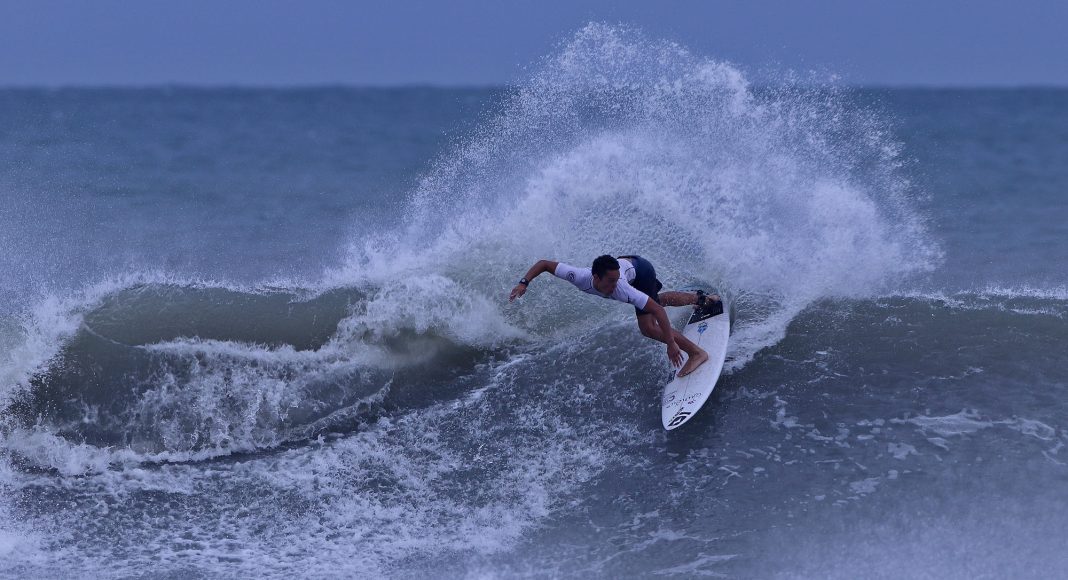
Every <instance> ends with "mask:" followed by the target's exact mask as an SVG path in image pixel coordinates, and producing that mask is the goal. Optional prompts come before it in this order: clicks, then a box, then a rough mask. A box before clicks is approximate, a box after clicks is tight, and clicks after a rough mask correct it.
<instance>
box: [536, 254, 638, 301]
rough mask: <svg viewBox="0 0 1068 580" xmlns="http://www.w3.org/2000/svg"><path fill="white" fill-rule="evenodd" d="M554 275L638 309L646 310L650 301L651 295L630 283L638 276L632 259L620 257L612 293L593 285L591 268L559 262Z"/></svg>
mask: <svg viewBox="0 0 1068 580" xmlns="http://www.w3.org/2000/svg"><path fill="white" fill-rule="evenodd" d="M553 275H554V276H556V277H557V278H563V279H564V280H567V281H568V282H571V283H572V284H574V285H575V287H576V288H578V289H579V290H582V291H583V292H585V293H587V294H593V295H594V296H600V297H601V298H611V299H612V300H619V301H620V302H626V303H627V304H633V305H634V307H635V308H637V309H638V310H645V305H646V304H648V303H649V296H647V295H646V294H645V293H644V292H642V291H641V290H638V289H637V288H635V287H634V286H631V285H630V283H631V282H633V281H634V277H635V276H637V273H636V272H635V271H634V265H633V264H631V263H630V260H625V259H622V258H620V259H619V282H618V283H616V289H615V290H614V291H613V292H612V293H611V294H601V293H600V292H598V291H597V289H596V288H594V287H593V270H591V269H590V268H576V267H574V266H572V265H570V264H565V263H563V262H560V263H558V264H557V266H556V271H555V272H553Z"/></svg>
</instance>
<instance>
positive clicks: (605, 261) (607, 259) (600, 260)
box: [592, 255, 619, 278]
mask: <svg viewBox="0 0 1068 580" xmlns="http://www.w3.org/2000/svg"><path fill="white" fill-rule="evenodd" d="M592 269H593V275H594V276H597V277H598V278H604V275H605V274H607V273H608V271H609V270H618V269H619V261H618V260H616V259H615V258H613V257H612V256H608V255H605V256H597V259H596V260H594V261H593V268H592Z"/></svg>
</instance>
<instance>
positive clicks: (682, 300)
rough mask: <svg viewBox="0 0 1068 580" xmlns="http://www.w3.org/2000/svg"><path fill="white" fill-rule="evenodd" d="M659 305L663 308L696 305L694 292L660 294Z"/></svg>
mask: <svg viewBox="0 0 1068 580" xmlns="http://www.w3.org/2000/svg"><path fill="white" fill-rule="evenodd" d="M660 304H663V305H664V306H692V305H694V304H697V293H696V292H678V291H674V290H672V291H671V292H661V293H660Z"/></svg>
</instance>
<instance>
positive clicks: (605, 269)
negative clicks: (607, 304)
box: [591, 255, 619, 294]
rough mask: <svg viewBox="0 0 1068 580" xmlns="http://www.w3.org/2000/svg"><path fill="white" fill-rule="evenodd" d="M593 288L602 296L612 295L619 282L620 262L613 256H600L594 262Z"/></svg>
mask: <svg viewBox="0 0 1068 580" xmlns="http://www.w3.org/2000/svg"><path fill="white" fill-rule="evenodd" d="M591 270H593V287H594V288H596V289H597V291H598V292H600V293H601V294H611V293H612V292H615V290H616V283H617V282H619V261H618V260H616V259H615V258H613V257H612V256H608V255H605V256H598V257H597V259H596V260H594V261H593V268H591Z"/></svg>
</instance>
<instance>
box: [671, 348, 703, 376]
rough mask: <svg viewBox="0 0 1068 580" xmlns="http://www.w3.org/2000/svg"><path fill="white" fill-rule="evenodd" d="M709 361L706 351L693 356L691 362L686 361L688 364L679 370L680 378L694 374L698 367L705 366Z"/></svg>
mask: <svg viewBox="0 0 1068 580" xmlns="http://www.w3.org/2000/svg"><path fill="white" fill-rule="evenodd" d="M707 360H708V353H707V352H705V351H704V350H702V351H701V352H699V353H697V354H695V355H693V356H691V357H690V358H689V360H687V361H686V364H684V365H682V368H681V369H679V374H678V376H680V377H685V376H686V375H688V374H690V373H692V372H694V371H695V370H697V367H699V366H701V365H703V364H705V361H707Z"/></svg>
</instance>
